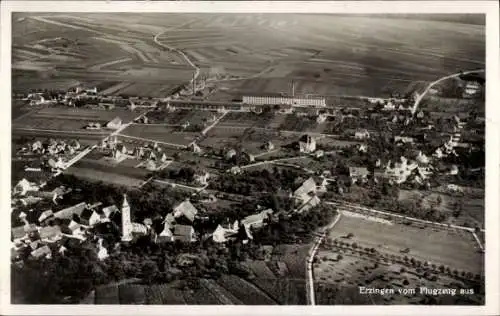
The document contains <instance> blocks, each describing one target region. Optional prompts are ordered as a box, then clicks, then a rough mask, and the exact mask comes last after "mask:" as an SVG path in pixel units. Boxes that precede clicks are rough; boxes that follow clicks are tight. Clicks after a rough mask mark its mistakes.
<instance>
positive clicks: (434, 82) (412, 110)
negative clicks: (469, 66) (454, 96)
mask: <svg viewBox="0 0 500 316" xmlns="http://www.w3.org/2000/svg"><path fill="white" fill-rule="evenodd" d="M481 72H484V69H479V70H469V71H464V72H459V73H456V74H451V75H448V76H445V77H442V78H439V79H438V80H436V81H433V82H431V83H430V84H429V85H428V86H427V88H425V90H424V92H422V93H421V94H420V95H419V96H418V97H417V99H415V103H414V104H413V107H412V108H411V113H412V114H415V112H417V108H418V105H419V104H420V102H421V101H422V99H423V98H424V97H425V95H426V94H427V93H428V92H429V90H430V89H431V88H432V87H434V86H435V85H436V84H438V83H440V82H442V81H445V80H447V79H451V78H456V77H458V76H460V75H462V74H463V75H468V74H472V73H481Z"/></svg>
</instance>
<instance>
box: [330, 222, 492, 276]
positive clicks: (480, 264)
mask: <svg viewBox="0 0 500 316" xmlns="http://www.w3.org/2000/svg"><path fill="white" fill-rule="evenodd" d="M349 233H352V234H354V236H353V238H352V240H351V242H356V243H358V244H359V245H362V246H363V247H368V248H375V249H376V250H377V251H379V252H384V253H389V254H393V255H401V251H402V250H404V249H406V248H409V253H408V256H412V257H415V258H417V259H419V260H421V261H423V262H425V261H429V262H432V263H435V264H437V265H439V264H444V265H448V266H450V267H453V268H457V269H461V270H464V271H467V272H471V273H474V274H475V273H483V272H484V254H483V253H481V252H479V247H478V246H477V244H476V242H475V241H474V239H473V237H472V235H471V234H470V233H469V232H463V231H457V230H447V229H440V228H433V227H423V226H421V227H416V226H414V225H404V224H399V223H393V222H377V221H374V220H370V219H365V218H363V217H353V216H350V214H349V213H348V212H343V216H342V217H341V219H340V221H339V222H338V223H337V225H336V226H335V227H334V229H333V230H331V231H330V233H329V236H328V238H330V239H332V240H333V239H341V238H342V237H344V236H346V235H348V234H349Z"/></svg>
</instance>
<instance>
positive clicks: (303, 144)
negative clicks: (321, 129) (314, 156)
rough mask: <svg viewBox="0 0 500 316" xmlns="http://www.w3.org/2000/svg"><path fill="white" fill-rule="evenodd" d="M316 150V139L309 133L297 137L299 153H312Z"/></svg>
mask: <svg viewBox="0 0 500 316" xmlns="http://www.w3.org/2000/svg"><path fill="white" fill-rule="evenodd" d="M315 150H316V140H315V139H314V138H313V137H312V136H310V135H304V136H302V137H301V138H300V139H299V151H300V152H301V153H312V152H314V151H315Z"/></svg>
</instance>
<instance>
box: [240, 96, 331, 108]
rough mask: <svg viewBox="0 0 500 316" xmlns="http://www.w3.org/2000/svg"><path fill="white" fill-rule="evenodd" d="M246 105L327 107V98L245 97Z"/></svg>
mask: <svg viewBox="0 0 500 316" xmlns="http://www.w3.org/2000/svg"><path fill="white" fill-rule="evenodd" d="M243 103H244V104H251V105H280V104H287V105H292V106H315V107H326V100H325V98H293V97H260V96H243Z"/></svg>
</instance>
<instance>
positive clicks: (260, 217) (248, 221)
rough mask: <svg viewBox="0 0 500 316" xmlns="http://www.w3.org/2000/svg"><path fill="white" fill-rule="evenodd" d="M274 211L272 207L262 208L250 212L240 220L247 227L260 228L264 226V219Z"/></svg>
mask: <svg viewBox="0 0 500 316" xmlns="http://www.w3.org/2000/svg"><path fill="white" fill-rule="evenodd" d="M273 213H274V211H273V210H272V209H270V208H269V209H266V210H263V211H261V212H259V213H257V214H252V215H249V216H247V217H245V218H244V219H242V220H241V224H243V225H244V226H245V227H248V228H260V227H262V226H264V221H265V220H267V219H268V218H269V216H271V215H272V214H273Z"/></svg>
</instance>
